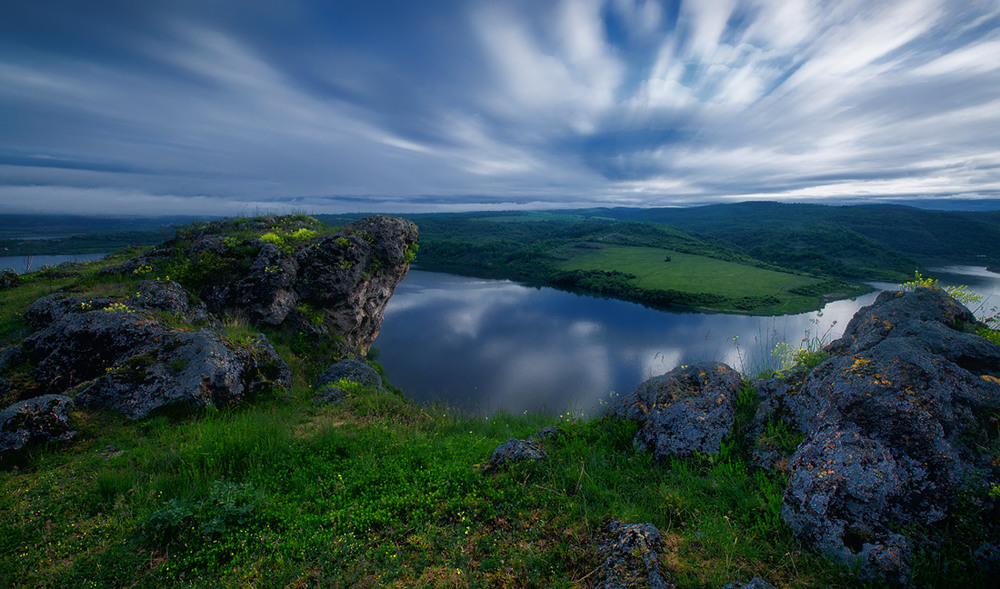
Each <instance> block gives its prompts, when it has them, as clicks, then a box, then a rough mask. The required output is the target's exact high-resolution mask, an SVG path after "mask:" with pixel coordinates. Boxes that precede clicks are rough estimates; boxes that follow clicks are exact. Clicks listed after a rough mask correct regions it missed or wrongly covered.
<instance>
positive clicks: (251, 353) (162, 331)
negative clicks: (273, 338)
mask: <svg viewBox="0 0 1000 589" xmlns="http://www.w3.org/2000/svg"><path fill="white" fill-rule="evenodd" d="M22 348H23V350H24V352H25V354H26V355H28V357H30V358H31V359H32V360H34V362H35V368H34V370H33V371H32V377H33V378H34V379H35V380H36V381H37V382H38V383H40V384H41V385H43V386H44V387H46V388H47V389H48V390H49V391H53V392H63V391H67V390H69V389H76V391H75V392H77V393H78V394H77V396H76V397H75V400H76V402H77V404H79V405H82V406H91V407H104V408H108V409H113V410H115V411H118V412H120V413H122V414H123V415H125V416H126V417H128V418H130V419H139V418H142V417H145V416H147V415H148V414H149V413H150V412H151V411H153V410H156V409H159V408H161V407H165V406H168V405H175V406H177V405H179V406H185V407H189V408H198V407H206V406H225V405H231V404H234V403H237V402H240V401H243V400H245V399H249V398H252V397H254V396H256V395H257V394H259V393H261V392H264V391H270V390H272V389H275V388H281V389H285V390H288V389H289V388H290V386H291V373H290V371H289V370H288V366H287V365H286V364H285V363H284V361H282V360H281V359H280V358H279V357H278V355H277V353H276V352H275V351H274V349H273V348H272V347H271V345H270V343H269V342H267V340H266V339H265V338H264V337H263V336H257V337H255V338H249V339H248V340H246V341H242V342H236V341H234V340H231V339H229V338H226V337H223V336H222V335H220V334H218V333H216V332H214V331H210V330H201V331H185V330H181V329H177V328H171V327H168V326H165V325H163V324H162V323H160V322H159V321H157V320H156V319H154V318H152V317H149V316H147V315H145V314H143V313H141V312H137V311H135V310H133V309H131V308H129V307H127V306H125V305H120V306H109V307H108V308H104V309H99V310H96V311H84V310H82V309H79V308H78V307H77V308H75V309H71V310H69V311H67V312H65V313H64V314H62V315H61V316H60V317H59V318H58V319H56V320H55V321H52V322H51V323H49V324H48V325H47V326H46V327H45V328H44V329H42V330H40V331H38V332H36V333H34V334H32V335H31V336H29V337H28V338H26V339H25V340H24V341H23V342H22Z"/></svg>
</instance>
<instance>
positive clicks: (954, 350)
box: [758, 288, 1000, 585]
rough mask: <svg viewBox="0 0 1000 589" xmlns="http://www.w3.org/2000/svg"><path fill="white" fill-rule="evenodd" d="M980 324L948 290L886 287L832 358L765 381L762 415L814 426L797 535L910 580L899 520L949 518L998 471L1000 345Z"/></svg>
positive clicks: (788, 498) (792, 467) (793, 479)
mask: <svg viewBox="0 0 1000 589" xmlns="http://www.w3.org/2000/svg"><path fill="white" fill-rule="evenodd" d="M976 326H977V322H976V320H975V317H974V316H973V315H972V314H971V313H970V312H969V311H968V309H966V308H965V307H963V306H962V305H960V304H959V303H957V302H956V301H955V300H953V299H952V298H951V297H949V296H948V295H947V294H946V293H945V292H944V291H942V290H938V289H932V288H919V289H917V290H916V291H914V292H906V293H903V292H885V293H882V294H880V295H879V296H878V298H877V299H876V301H875V303H874V304H872V305H871V306H869V307H865V308H863V309H861V310H859V311H858V313H857V314H856V315H855V316H854V318H853V319H852V320H851V322H850V323H849V324H848V326H847V328H846V330H845V333H844V336H843V337H842V338H841V339H839V340H837V341H835V342H833V343H832V344H830V345H829V346H828V347H827V348H826V349H827V351H828V352H829V353H830V354H831V358H830V359H829V360H827V361H825V362H824V363H822V364H821V365H819V366H818V367H816V368H815V369H814V370H813V371H812V372H811V373H809V374H808V375H807V376H806V377H804V378H802V377H801V375H798V380H797V381H796V380H786V379H778V380H776V381H771V382H768V383H762V386H761V387H760V390H761V391H762V392H763V393H764V394H765V395H766V398H765V400H764V402H763V403H761V405H760V407H759V409H758V420H760V419H763V418H765V417H766V418H773V417H774V416H776V415H777V416H780V417H781V418H782V419H785V420H787V422H788V423H790V424H791V425H793V426H794V427H796V428H798V429H800V430H801V431H803V432H804V433H805V434H806V437H805V440H804V441H803V442H802V443H801V444H800V445H799V447H798V449H797V450H796V451H795V453H794V455H793V456H792V458H791V460H790V462H789V465H788V470H789V472H790V478H789V485H788V488H787V490H786V492H785V496H784V501H783V506H782V518H783V519H784V521H785V522H786V523H787V524H788V525H789V526H790V527H791V528H792V530H793V531H794V532H795V535H796V537H797V538H798V539H799V541H801V542H802V543H803V544H805V545H806V546H808V547H810V548H813V549H816V550H818V551H821V552H823V553H824V554H826V555H828V556H830V557H832V558H834V559H836V560H839V561H841V562H844V563H846V564H848V565H852V566H853V565H857V566H860V570H861V574H862V577H863V578H868V579H879V580H881V581H888V582H890V583H893V584H900V585H902V584H906V583H907V582H908V575H909V569H910V566H911V560H912V549H913V546H912V540H911V539H910V538H907V537H905V536H903V535H901V534H899V533H897V532H894V531H892V530H891V529H890V524H891V523H892V522H901V521H905V522H914V523H917V524H932V523H934V522H937V521H940V520H942V519H943V518H945V517H947V513H948V509H949V507H950V506H951V504H952V503H953V501H954V499H955V497H956V494H957V493H958V492H959V491H960V490H962V489H970V488H972V487H975V486H976V485H980V486H981V485H983V484H984V483H983V481H986V480H997V478H998V475H1000V468H998V465H997V464H996V463H995V461H994V460H991V459H990V456H989V455H988V453H983V452H981V451H980V449H979V448H977V446H987V445H989V444H991V443H995V440H992V439H991V438H990V435H991V434H989V428H990V427H995V425H994V426H991V425H990V424H989V422H988V420H989V416H990V415H991V413H993V412H996V411H998V410H1000V380H998V377H1000V347H998V346H996V345H994V344H992V343H990V342H989V341H988V340H986V339H984V338H982V337H979V336H978V335H975V334H974V333H970V331H971V330H972V329H973V328H975V327H976ZM766 413H770V415H765V414H766ZM979 492H980V493H981V494H982V495H984V496H985V495H986V491H985V489H979Z"/></svg>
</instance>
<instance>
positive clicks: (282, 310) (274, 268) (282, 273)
mask: <svg viewBox="0 0 1000 589" xmlns="http://www.w3.org/2000/svg"><path fill="white" fill-rule="evenodd" d="M253 247H256V248H259V250H258V251H257V255H256V257H255V258H254V261H253V263H252V264H251V265H250V267H249V269H248V271H247V273H246V274H245V275H244V276H243V277H241V278H239V279H238V280H236V281H234V282H231V283H227V284H222V285H217V286H214V287H212V288H210V289H208V290H206V291H205V292H204V293H203V294H204V296H205V299H206V300H207V301H208V303H209V304H210V305H212V306H213V308H216V309H218V310H220V311H224V312H228V313H230V314H243V315H245V316H246V317H247V318H248V319H249V320H250V321H252V322H254V323H257V324H263V325H271V326H276V325H281V324H282V323H283V322H284V321H285V320H286V319H287V318H288V316H289V314H290V313H294V311H295V309H296V304H297V303H298V296H297V295H296V294H295V292H294V291H293V289H292V287H293V285H294V284H295V281H296V280H297V277H298V262H296V260H295V259H294V258H291V257H289V256H285V255H284V254H282V252H281V250H280V249H278V247H277V246H275V245H274V244H271V243H263V242H256V243H255V245H254V246H253Z"/></svg>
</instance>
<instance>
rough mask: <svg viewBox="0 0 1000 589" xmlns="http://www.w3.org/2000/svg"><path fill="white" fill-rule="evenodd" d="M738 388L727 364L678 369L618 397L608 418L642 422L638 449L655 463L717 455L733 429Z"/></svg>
mask: <svg viewBox="0 0 1000 589" xmlns="http://www.w3.org/2000/svg"><path fill="white" fill-rule="evenodd" d="M740 386H741V379H740V375H739V373H737V372H736V371H735V370H733V369H732V368H730V367H729V366H726V365H725V364H721V363H717V362H705V363H700V364H692V365H690V366H679V367H677V368H675V369H673V370H671V371H670V372H668V373H667V374H664V375H662V376H657V377H655V378H651V379H649V380H647V381H645V382H643V383H642V384H640V385H639V387H638V388H636V390H635V391H634V392H632V393H631V394H629V395H626V396H624V397H619V398H618V399H616V400H615V402H613V403H612V404H611V406H610V407H609V408H608V412H607V415H608V416H609V417H617V418H621V419H627V420H631V421H635V422H638V423H639V424H640V429H639V432H638V433H637V434H636V436H635V445H636V447H637V448H639V449H641V450H644V451H647V452H652V453H653V455H654V456H655V457H656V458H657V459H661V460H662V459H665V458H668V457H671V456H690V455H692V454H695V453H701V454H710V455H714V454H718V453H719V449H720V447H721V443H722V440H723V438H725V437H726V436H727V435H728V434H729V432H730V429H731V428H732V426H733V419H734V412H735V408H736V399H737V396H738V393H739V390H740Z"/></svg>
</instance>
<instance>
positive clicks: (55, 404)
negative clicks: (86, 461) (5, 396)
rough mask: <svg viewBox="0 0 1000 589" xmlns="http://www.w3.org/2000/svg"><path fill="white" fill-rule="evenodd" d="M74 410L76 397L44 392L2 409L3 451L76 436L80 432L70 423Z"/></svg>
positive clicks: (0, 438) (0, 450)
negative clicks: (44, 393) (74, 398)
mask: <svg viewBox="0 0 1000 589" xmlns="http://www.w3.org/2000/svg"><path fill="white" fill-rule="evenodd" d="M72 410H73V400H72V399H70V398H69V397H67V396H65V395H42V396H40V397H35V398H33V399H27V400H24V401H20V402H18V403H14V404H13V405H11V406H10V407H7V408H6V409H4V410H3V412H0V454H2V453H5V452H12V451H16V450H20V449H22V448H24V447H25V446H27V445H29V444H36V443H42V442H65V441H68V440H70V439H72V438H73V436H74V435H75V434H76V432H75V431H73V430H72V429H71V428H70V423H69V414H70V411H72Z"/></svg>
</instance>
